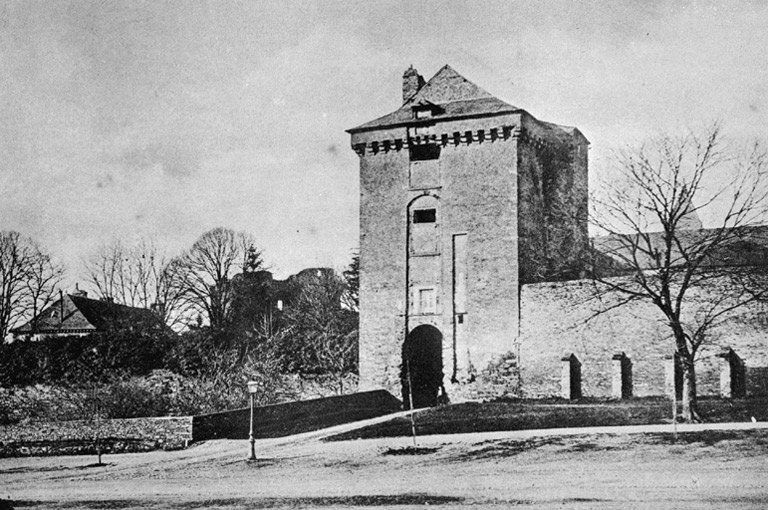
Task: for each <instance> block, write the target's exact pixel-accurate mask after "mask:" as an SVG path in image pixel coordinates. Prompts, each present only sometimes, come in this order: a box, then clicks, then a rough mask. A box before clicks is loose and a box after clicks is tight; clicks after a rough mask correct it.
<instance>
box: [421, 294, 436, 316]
mask: <svg viewBox="0 0 768 510" xmlns="http://www.w3.org/2000/svg"><path fill="white" fill-rule="evenodd" d="M435 305H436V303H435V289H419V313H435V309H436V306H435Z"/></svg>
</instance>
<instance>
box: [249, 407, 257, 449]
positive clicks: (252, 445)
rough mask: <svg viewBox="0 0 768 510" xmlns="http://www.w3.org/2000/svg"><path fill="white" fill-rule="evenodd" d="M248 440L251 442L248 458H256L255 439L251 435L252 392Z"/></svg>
mask: <svg viewBox="0 0 768 510" xmlns="http://www.w3.org/2000/svg"><path fill="white" fill-rule="evenodd" d="M248 440H249V441H250V442H251V453H250V455H249V456H248V460H256V439H255V438H254V437H253V393H251V429H250V432H249V433H248Z"/></svg>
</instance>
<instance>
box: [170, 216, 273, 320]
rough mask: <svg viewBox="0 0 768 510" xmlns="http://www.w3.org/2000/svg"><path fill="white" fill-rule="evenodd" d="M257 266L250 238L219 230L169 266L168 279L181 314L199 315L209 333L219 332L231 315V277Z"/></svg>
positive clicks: (206, 235) (257, 256)
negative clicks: (209, 329) (212, 331)
mask: <svg viewBox="0 0 768 510" xmlns="http://www.w3.org/2000/svg"><path fill="white" fill-rule="evenodd" d="M261 266H262V259H261V252H259V251H258V250H256V249H255V248H254V241H253V238H252V237H251V236H250V235H248V234H246V233H244V232H235V231H233V230H230V229H225V228H221V227H219V228H215V229H213V230H209V231H208V232H206V233H204V234H203V235H202V236H200V238H199V239H198V240H197V241H195V243H194V244H193V245H192V248H190V249H189V250H188V251H187V252H185V253H184V254H183V255H181V256H180V257H178V258H176V259H174V260H173V261H172V262H171V265H170V271H169V278H170V279H171V288H173V289H174V292H175V294H176V295H177V296H178V298H179V302H180V307H181V309H182V310H183V312H182V313H183V314H185V315H186V316H188V317H191V316H194V315H201V316H202V317H203V318H204V320H207V323H208V325H210V327H211V328H212V329H214V330H222V329H223V328H224V327H225V326H226V325H227V323H228V321H229V319H230V314H231V304H232V286H231V279H232V276H234V274H235V273H237V272H240V271H255V270H257V269H259V268H260V267H261Z"/></svg>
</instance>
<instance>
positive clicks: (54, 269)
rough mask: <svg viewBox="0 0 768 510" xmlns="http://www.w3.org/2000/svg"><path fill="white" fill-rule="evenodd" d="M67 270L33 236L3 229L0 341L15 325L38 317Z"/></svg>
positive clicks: (1, 242)
mask: <svg viewBox="0 0 768 510" xmlns="http://www.w3.org/2000/svg"><path fill="white" fill-rule="evenodd" d="M63 271H64V270H63V268H62V266H60V265H58V264H56V263H54V262H53V261H52V259H51V258H50V256H49V255H48V254H46V253H45V252H43V250H42V249H41V248H40V247H39V246H38V245H37V244H36V243H35V242H34V241H32V240H31V239H30V238H28V237H26V236H23V235H21V234H19V233H18V232H14V231H3V232H0V341H2V339H4V338H5V337H6V335H7V334H8V331H9V330H10V328H11V327H13V326H14V325H16V324H18V323H19V322H21V321H23V320H25V319H26V320H30V319H31V320H34V318H35V317H36V315H37V313H38V311H39V310H41V309H42V308H43V307H45V305H46V304H48V303H49V302H50V301H51V299H52V296H53V295H54V293H55V291H56V287H57V285H58V284H59V283H60V281H61V278H62V276H63ZM32 326H33V329H34V324H33V325H32Z"/></svg>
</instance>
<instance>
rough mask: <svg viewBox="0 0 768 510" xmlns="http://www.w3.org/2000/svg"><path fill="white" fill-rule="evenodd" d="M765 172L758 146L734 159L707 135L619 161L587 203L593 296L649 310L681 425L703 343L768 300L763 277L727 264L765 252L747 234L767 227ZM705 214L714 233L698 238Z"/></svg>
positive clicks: (690, 406) (691, 412) (689, 407)
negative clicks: (658, 328) (596, 292)
mask: <svg viewBox="0 0 768 510" xmlns="http://www.w3.org/2000/svg"><path fill="white" fill-rule="evenodd" d="M766 163H767V160H766V152H765V151H764V150H763V149H762V147H760V145H758V144H754V145H752V146H750V147H749V148H748V149H747V150H745V151H740V150H738V147H735V146H733V145H728V144H726V143H725V142H724V141H723V139H722V136H721V133H720V129H719V126H717V125H714V126H712V127H710V128H708V129H707V130H706V131H705V132H703V133H702V134H701V135H697V134H695V133H689V134H686V135H685V136H679V137H674V136H661V137H659V138H656V139H653V140H650V141H648V142H647V143H645V144H643V145H642V146H641V147H639V148H634V149H627V150H624V151H622V152H621V153H619V155H618V157H617V158H616V164H615V165H614V167H613V168H612V171H613V173H611V175H610V180H609V181H608V180H606V181H605V182H603V183H602V185H601V186H600V187H599V194H597V195H595V196H594V197H593V199H592V204H593V211H592V220H593V222H594V224H595V225H596V226H597V227H598V228H599V229H601V230H602V231H603V233H607V234H608V235H607V236H606V237H602V238H597V239H599V242H597V243H596V246H595V248H597V251H598V252H602V253H600V254H599V255H598V256H597V257H595V259H594V262H595V264H594V268H593V273H594V275H595V277H596V280H597V282H598V285H597V288H598V289H600V291H601V292H609V293H613V294H614V295H615V296H619V299H618V300H617V301H614V304H613V305H611V308H614V307H617V306H622V305H625V304H628V303H632V302H634V301H647V302H650V303H653V305H654V306H655V307H656V308H657V309H658V311H659V312H660V314H661V318H663V320H664V321H665V323H666V324H667V325H668V326H669V331H670V334H671V337H672V338H673V339H674V352H675V354H676V356H677V357H678V358H679V360H680V361H681V363H682V369H683V381H684V382H683V410H682V413H683V417H684V418H685V419H686V420H689V421H693V420H698V419H699V416H698V412H697V408H696V369H695V361H696V359H697V353H698V352H699V349H700V348H701V346H702V345H703V344H704V343H705V342H706V341H707V340H709V339H710V338H709V336H708V335H707V333H708V332H709V331H710V330H711V328H712V326H713V325H715V324H717V323H718V322H719V321H721V320H722V319H724V318H725V317H726V316H727V315H728V314H729V313H730V312H732V311H734V310H735V309H737V308H739V307H742V306H745V305H746V304H748V303H750V302H752V301H755V300H758V299H763V298H764V297H766V292H767V291H768V286H766V280H765V278H764V276H765V274H764V272H762V273H761V272H760V271H756V269H755V268H754V267H745V266H744V265H743V264H742V265H740V264H739V263H738V262H739V261H738V260H733V257H732V256H733V255H734V251H738V246H741V245H743V243H747V244H751V245H753V246H758V247H759V246H762V247H763V248H765V246H766V243H765V241H764V240H763V241H761V240H759V239H757V236H759V235H761V232H763V231H762V230H760V229H756V228H754V225H756V224H757V223H758V222H760V221H765V219H766V216H765V214H766V177H768V176H766ZM705 213H706V214H707V217H708V218H710V219H711V220H712V221H714V225H715V228H707V229H704V228H702V225H701V221H700V220H699V219H698V218H699V214H705ZM714 218H716V221H715V220H714ZM606 255H607V257H606ZM736 255H737V256H738V253H736ZM605 262H608V263H607V264H606V263H605ZM618 273H621V274H623V276H616V275H617V274H618ZM723 283H725V285H718V291H717V292H712V291H711V289H712V286H713V285H715V284H723Z"/></svg>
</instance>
